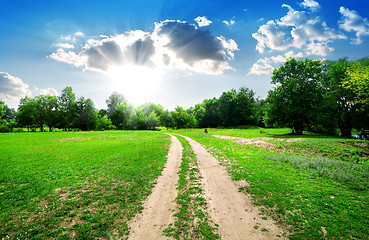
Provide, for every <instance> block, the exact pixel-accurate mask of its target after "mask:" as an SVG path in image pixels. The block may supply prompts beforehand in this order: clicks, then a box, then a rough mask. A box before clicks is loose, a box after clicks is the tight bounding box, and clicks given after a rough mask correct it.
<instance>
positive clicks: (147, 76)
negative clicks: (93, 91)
mask: <svg viewBox="0 0 369 240" xmlns="http://www.w3.org/2000/svg"><path fill="white" fill-rule="evenodd" d="M108 76H109V78H110V80H111V87H112V88H113V89H114V91H117V92H119V93H122V94H123V95H124V96H125V97H126V99H127V100H128V102H132V103H134V104H135V105H140V104H143V103H146V102H150V98H151V96H153V93H154V92H155V91H156V90H157V89H158V88H159V85H160V82H161V78H162V72H161V70H159V69H157V68H149V67H146V66H136V65H125V66H116V67H112V68H111V69H109V71H108Z"/></svg>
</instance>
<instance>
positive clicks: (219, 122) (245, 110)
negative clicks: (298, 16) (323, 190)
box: [0, 58, 369, 137]
mask: <svg viewBox="0 0 369 240" xmlns="http://www.w3.org/2000/svg"><path fill="white" fill-rule="evenodd" d="M272 83H273V84H275V87H274V88H273V89H272V90H270V91H269V93H268V96H267V98H266V99H260V98H256V97H255V93H254V92H253V91H252V90H250V89H248V88H245V87H242V88H240V89H239V90H235V89H232V90H230V91H226V92H223V93H222V95H221V96H220V97H219V98H212V99H205V100H204V101H203V102H202V103H199V104H196V105H195V106H194V107H191V108H189V109H184V108H182V107H180V106H178V107H176V108H175V110H173V111H168V110H164V108H163V107H162V106H160V105H157V104H154V103H146V104H143V105H141V106H139V107H137V108H136V107H135V106H134V105H132V104H130V103H128V102H127V100H126V99H125V98H124V96H123V95H122V94H119V93H117V92H114V93H112V94H111V95H110V96H109V98H108V99H107V100H106V104H107V108H106V109H100V110H98V109H96V108H95V106H94V103H93V101H92V100H91V99H89V98H87V99H86V98H84V97H80V98H78V99H76V96H75V93H74V92H73V90H72V88H71V87H66V88H65V89H63V91H62V92H61V94H60V96H51V95H40V96H36V97H34V98H30V97H25V98H23V99H21V101H20V104H19V106H18V110H17V111H15V110H14V109H11V108H9V107H7V106H6V105H5V103H4V102H2V101H0V117H1V122H0V131H13V129H14V128H15V127H20V128H27V129H28V131H29V130H31V131H35V130H36V129H39V130H40V131H45V129H47V130H48V131H53V130H54V129H56V128H57V129H63V130H64V131H68V130H74V129H79V130H82V131H88V130H110V129H122V130H123V129H127V130H136V129H137V130H147V129H155V128H156V127H158V126H164V127H167V128H194V127H199V128H208V127H232V126H240V125H257V126H263V127H289V128H291V129H292V131H293V133H295V134H302V132H303V131H304V130H308V131H312V132H318V133H325V134H331V135H335V134H337V129H338V130H339V134H340V135H341V136H343V137H351V131H352V129H353V128H356V129H361V130H363V132H365V130H368V129H369V58H363V59H359V60H356V61H349V60H348V59H347V58H343V59H339V60H337V61H321V60H309V59H303V60H296V59H295V58H291V59H288V60H286V62H285V63H284V64H283V65H282V66H281V67H280V68H278V69H275V70H274V71H273V74H272Z"/></svg>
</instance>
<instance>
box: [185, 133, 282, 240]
mask: <svg viewBox="0 0 369 240" xmlns="http://www.w3.org/2000/svg"><path fill="white" fill-rule="evenodd" d="M185 138H186V139H187V141H189V143H190V145H191V147H192V148H193V150H194V152H195V153H196V155H197V158H198V161H199V170H200V173H201V175H202V176H203V177H204V178H203V182H202V186H203V189H204V192H205V198H206V200H207V202H208V204H209V214H210V216H211V218H212V219H213V220H214V222H215V223H217V224H219V233H220V235H221V238H222V239H232V240H237V239H282V237H277V235H279V236H282V233H283V231H282V230H281V229H279V228H278V226H277V225H276V224H275V222H273V221H272V220H270V219H269V220H263V219H261V217H260V215H259V211H258V209H257V208H256V207H254V206H253V205H252V203H251V198H250V197H248V196H246V195H245V194H244V193H241V192H239V191H238V187H237V185H236V183H235V182H234V181H232V179H231V177H230V176H229V175H228V173H227V170H226V169H225V168H224V167H222V166H220V165H219V162H218V160H217V159H216V158H214V157H213V156H212V155H211V154H210V153H208V152H207V151H206V149H204V148H203V147H202V146H201V145H200V144H199V143H197V142H196V141H194V140H192V139H190V138H188V137H185ZM254 226H258V227H257V229H255V228H254ZM262 228H265V229H267V230H268V231H264V232H263V231H261V229H262Z"/></svg>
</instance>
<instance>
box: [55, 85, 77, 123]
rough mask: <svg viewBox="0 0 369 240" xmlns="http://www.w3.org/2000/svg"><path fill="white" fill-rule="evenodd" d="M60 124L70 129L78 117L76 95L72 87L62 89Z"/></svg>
mask: <svg viewBox="0 0 369 240" xmlns="http://www.w3.org/2000/svg"><path fill="white" fill-rule="evenodd" d="M58 112H59V125H60V127H61V128H63V129H64V130H70V129H71V128H72V126H73V122H74V119H75V118H76V117H77V103H76V95H75V94H74V92H73V89H72V88H71V87H66V88H64V89H63V90H62V92H61V94H60V96H59V97H58Z"/></svg>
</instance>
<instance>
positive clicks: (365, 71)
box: [342, 60, 369, 130]
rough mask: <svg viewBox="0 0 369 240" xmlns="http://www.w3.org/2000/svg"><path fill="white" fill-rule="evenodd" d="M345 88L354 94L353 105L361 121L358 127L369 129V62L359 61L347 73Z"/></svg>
mask: <svg viewBox="0 0 369 240" xmlns="http://www.w3.org/2000/svg"><path fill="white" fill-rule="evenodd" d="M342 85H343V87H344V88H345V89H347V90H348V91H352V92H353V101H352V102H353V104H355V106H356V108H357V111H358V113H360V116H359V118H360V120H359V121H358V126H359V127H361V128H363V130H368V129H369V60H368V65H367V64H366V61H364V60H362V61H358V62H356V63H355V64H353V65H352V66H351V67H350V68H349V69H348V71H347V78H346V79H345V81H344V82H343V84H342Z"/></svg>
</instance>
